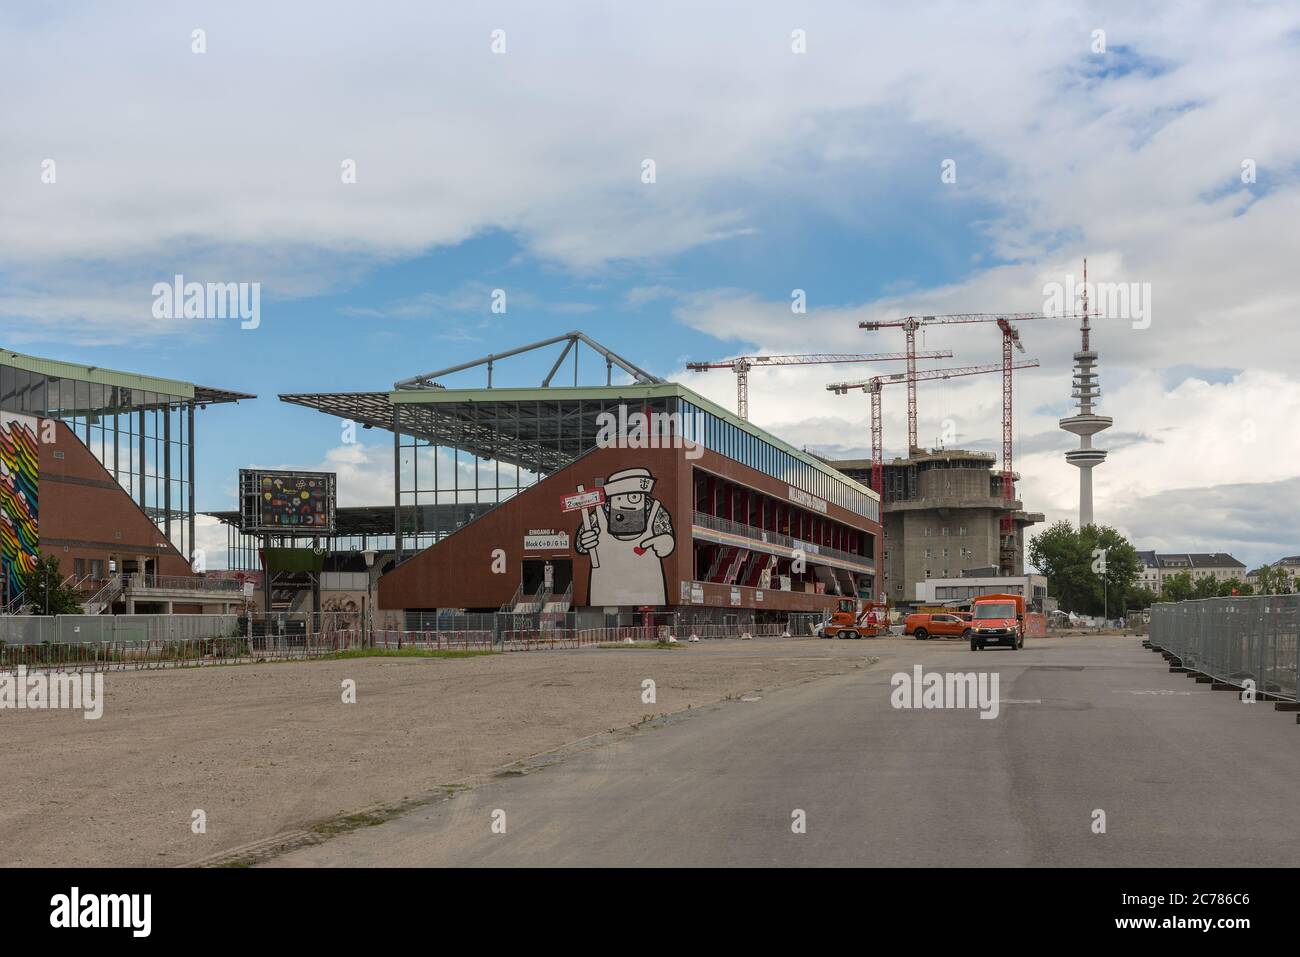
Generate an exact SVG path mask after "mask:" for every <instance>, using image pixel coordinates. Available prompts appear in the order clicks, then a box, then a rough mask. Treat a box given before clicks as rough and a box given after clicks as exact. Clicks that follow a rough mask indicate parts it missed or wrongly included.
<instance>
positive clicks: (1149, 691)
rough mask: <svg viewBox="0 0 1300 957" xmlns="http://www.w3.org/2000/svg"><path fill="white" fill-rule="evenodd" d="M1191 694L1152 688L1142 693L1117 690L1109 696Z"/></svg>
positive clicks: (1189, 692)
mask: <svg viewBox="0 0 1300 957" xmlns="http://www.w3.org/2000/svg"><path fill="white" fill-rule="evenodd" d="M1192 693H1193V692H1191V691H1170V690H1169V689H1167V688H1152V689H1150V690H1146V689H1144V690H1142V691H1129V690H1126V689H1119V690H1116V691H1112V692H1111V694H1192Z"/></svg>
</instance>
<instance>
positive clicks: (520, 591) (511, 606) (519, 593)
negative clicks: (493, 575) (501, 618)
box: [497, 582, 524, 614]
mask: <svg viewBox="0 0 1300 957" xmlns="http://www.w3.org/2000/svg"><path fill="white" fill-rule="evenodd" d="M523 597H524V583H523V582H520V583H519V587H518V588H516V589H515V593H514V594H513V595H511V596H510V600H509V601H508V602H506V603H505V604H504V605H502V606H501V607H500V608H499V609H497V610H498V611H500V612H502V613H503V614H504V613H506V612H512V611H514V610H515V605H517V604H519V600H520V599H521V598H523Z"/></svg>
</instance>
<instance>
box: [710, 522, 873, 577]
mask: <svg viewBox="0 0 1300 957" xmlns="http://www.w3.org/2000/svg"><path fill="white" fill-rule="evenodd" d="M693 521H694V522H695V524H696V525H697V526H699V527H700V528H709V529H712V530H713V531H715V532H725V533H727V534H728V535H738V536H740V537H741V538H747V539H749V540H750V541H752V542H760V543H763V544H767V545H780V546H781V547H782V548H790V549H795V548H802V549H803V550H804V551H805V552H806V553H807V555H808V558H809V559H812V558H814V557H815V556H819V555H820V556H822V557H824V558H836V559H839V560H840V561H844V562H853V563H854V564H857V565H863V566H866V567H868V568H873V567H874V564H873V562H872V558H871V556H869V555H855V554H853V553H852V552H846V551H841V550H840V549H838V548H831V547H830V546H828V545H818V544H816V543H815V542H804V541H800V540H799V539H797V538H791V537H790V536H789V535H783V534H781V533H780V532H770V531H768V530H767V529H765V528H754V527H753V526H752V525H742V524H741V523H740V522H733V521H731V520H730V519H726V518H718V516H716V515H708V514H706V513H704V512H696V513H695V517H694V519H693Z"/></svg>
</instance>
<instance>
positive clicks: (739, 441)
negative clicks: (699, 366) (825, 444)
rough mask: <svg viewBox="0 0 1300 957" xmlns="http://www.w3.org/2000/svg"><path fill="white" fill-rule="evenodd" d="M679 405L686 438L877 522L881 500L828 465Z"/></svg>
mask: <svg viewBox="0 0 1300 957" xmlns="http://www.w3.org/2000/svg"><path fill="white" fill-rule="evenodd" d="M680 407H681V412H682V429H683V432H684V435H685V438H687V439H690V440H691V441H693V442H702V443H703V445H704V447H705V448H706V449H710V450H712V451H714V452H719V453H721V454H722V455H725V456H727V457H728V458H732V459H735V460H736V461H737V462H739V463H741V464H742V465H748V466H749V467H750V468H752V469H754V470H755V471H758V472H762V473H763V474H764V475H770V476H771V477H772V478H775V479H779V480H780V481H782V482H785V483H786V484H787V485H792V486H794V487H795V488H797V489H799V490H801V491H804V492H807V493H808V494H810V495H815V496H816V497H818V498H820V499H825V500H826V501H827V502H832V503H834V504H836V505H838V506H839V507H840V508H843V509H847V510H848V511H850V512H853V513H854V514H856V515H861V516H862V517H863V518H869V519H871V521H873V522H879V521H880V503H879V502H878V501H877V500H876V499H875V498H873V497H872V496H871V495H868V494H867V493H866V492H865V491H863V490H861V489H857V488H854V487H853V486H852V485H849V484H848V483H847V482H845V481H844V479H843V478H842V477H839V476H837V475H834V474H832V471H831V469H830V468H828V467H822V466H818V465H815V464H813V463H811V462H807V461H804V460H803V459H801V458H799V457H797V456H795V455H791V454H790V453H789V452H787V451H785V450H784V449H782V448H780V447H779V446H776V445H773V444H772V443H770V442H768V441H766V440H765V439H762V438H760V437H759V436H757V435H754V434H753V433H752V432H749V431H748V430H746V429H742V428H740V427H739V426H737V425H734V424H733V423H731V422H729V421H728V420H726V419H723V418H720V417H719V416H716V415H714V414H713V413H711V412H708V411H705V410H704V409H701V408H699V407H698V406H696V405H695V404H694V403H692V402H689V401H687V400H686V399H682V400H681V402H680Z"/></svg>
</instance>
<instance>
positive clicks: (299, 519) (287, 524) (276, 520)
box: [239, 469, 336, 535]
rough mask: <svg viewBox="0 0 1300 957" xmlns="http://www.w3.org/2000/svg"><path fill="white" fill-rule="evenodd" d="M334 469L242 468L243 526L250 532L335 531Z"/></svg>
mask: <svg viewBox="0 0 1300 957" xmlns="http://www.w3.org/2000/svg"><path fill="white" fill-rule="evenodd" d="M335 498H336V493H335V476H334V473H333V472H285V471H274V470H271V469H240V470H239V527H240V530H241V531H244V532H249V533H263V534H266V533H270V534H277V533H278V534H281V535H295V534H296V535H331V534H333V533H334V518H335V514H334V510H335Z"/></svg>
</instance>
